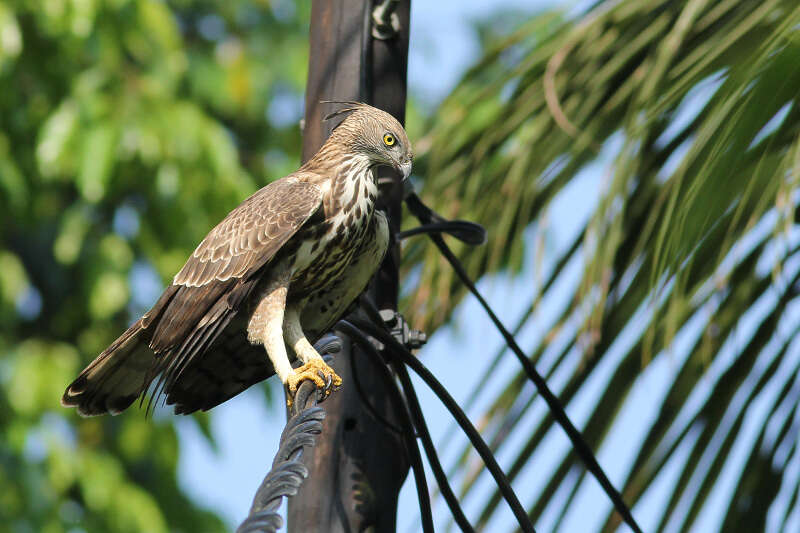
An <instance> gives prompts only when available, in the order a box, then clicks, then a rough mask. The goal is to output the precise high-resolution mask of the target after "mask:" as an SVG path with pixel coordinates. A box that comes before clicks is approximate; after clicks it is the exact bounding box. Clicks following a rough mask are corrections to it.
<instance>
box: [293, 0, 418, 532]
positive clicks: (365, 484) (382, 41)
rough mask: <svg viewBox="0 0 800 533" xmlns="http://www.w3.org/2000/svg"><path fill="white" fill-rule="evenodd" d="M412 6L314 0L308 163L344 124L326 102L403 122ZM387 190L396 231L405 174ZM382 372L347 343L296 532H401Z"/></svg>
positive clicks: (387, 179)
mask: <svg viewBox="0 0 800 533" xmlns="http://www.w3.org/2000/svg"><path fill="white" fill-rule="evenodd" d="M409 8H410V0H377V1H375V2H373V1H372V0H337V1H331V0H313V2H312V8H311V31H310V53H309V68H308V85H307V88H306V100H305V102H306V112H305V126H304V131H303V160H304V161H305V160H306V159H308V158H309V157H310V156H311V155H313V154H314V153H315V152H316V150H317V149H318V148H319V147H320V146H321V145H322V143H323V142H324V140H325V139H326V138H327V136H328V135H329V134H330V132H331V129H332V128H333V127H334V126H335V125H336V122H333V123H330V122H326V123H323V122H322V118H323V117H324V116H325V115H326V114H327V113H329V112H330V111H333V110H334V109H335V108H334V107H332V106H331V104H322V103H321V101H323V100H338V101H360V102H366V103H369V104H371V105H373V106H375V107H379V108H381V109H384V110H385V111H388V112H389V113H391V114H392V115H394V116H395V117H396V118H397V119H398V120H400V122H403V119H404V117H405V104H406V67H407V64H408V35H409V34H408V28H409ZM375 19H377V21H378V23H377V24H376V22H375ZM379 183H380V184H381V186H380V199H379V205H381V206H382V208H383V209H385V210H386V212H387V213H388V216H389V223H390V225H391V226H393V227H394V228H395V229H398V228H399V227H400V215H401V212H402V210H401V201H402V186H401V185H400V182H399V176H394V175H392V174H385V175H381V176H380V180H379ZM398 258H399V250H398V249H397V248H396V247H395V248H393V249H390V251H389V253H388V254H387V258H386V260H385V261H384V263H383V266H382V267H381V269H380V271H379V273H378V274H377V275H376V276H375V279H374V280H373V282H372V285H371V288H370V291H371V295H372V297H373V298H374V300H375V302H376V304H377V305H378V307H379V308H380V309H396V308H397V289H398V275H397V264H398ZM376 364H380V363H379V362H377V361H372V360H370V358H369V357H368V356H367V355H366V354H365V353H364V352H363V351H361V350H359V349H358V348H356V347H352V353H351V344H350V342H349V340H348V339H347V338H343V349H342V351H341V352H340V353H339V354H337V356H336V359H335V361H334V363H333V366H334V368H335V369H336V371H337V373H338V374H339V375H340V376H341V377H342V379H343V381H344V384H343V387H342V389H341V390H340V391H339V392H337V393H335V394H333V395H331V396H330V397H329V398H328V399H327V400H326V401H325V403H324V404H323V407H324V408H325V410H326V412H327V417H326V418H325V422H324V426H323V431H322V434H321V435H320V436H319V438H318V442H317V446H316V447H315V448H314V449H313V450H311V451H310V452H308V451H307V452H306V453H308V455H307V457H306V465H307V466H308V468H309V478H308V479H307V480H306V481H305V483H304V484H303V485H302V487H301V489H300V491H299V493H298V494H297V495H296V496H295V497H293V498H291V499H290V500H289V512H288V518H289V526H288V530H289V531H290V532H295V533H300V532H309V531H326V532H328V531H329V532H333V533H336V532H351V531H352V532H356V531H365V530H369V531H373V532H375V533H382V532H394V531H395V523H396V511H397V498H398V494H399V492H400V487H401V486H402V484H403V481H404V480H405V478H406V476H407V474H408V470H409V463H408V460H407V458H406V454H405V451H404V447H403V441H402V439H401V438H400V436H398V435H397V434H396V433H394V432H393V431H392V430H391V429H389V428H387V427H386V426H385V424H384V423H382V422H380V421H378V420H376V419H375V418H374V415H373V414H372V413H371V412H370V410H369V408H368V407H367V406H366V405H365V403H364V402H365V401H366V402H369V404H370V405H371V406H372V409H374V410H375V411H377V412H378V413H380V415H381V416H382V417H383V419H384V420H386V421H388V422H389V423H391V424H392V425H393V426H394V427H397V426H399V425H400V424H399V423H398V422H397V417H396V416H395V414H394V412H393V409H392V405H391V402H390V396H389V394H388V393H387V392H386V390H385V385H384V382H383V381H382V379H381V377H380V374H379V373H378V372H377V370H376V367H375V365H376ZM355 372H357V376H355V375H354V373H355ZM356 379H357V380H358V383H359V384H360V389H361V391H362V392H363V393H364V397H362V396H361V394H360V393H359V390H358V389H359V388H357V387H356V386H355V383H356V382H355V380H356Z"/></svg>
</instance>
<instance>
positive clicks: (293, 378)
mask: <svg viewBox="0 0 800 533" xmlns="http://www.w3.org/2000/svg"><path fill="white" fill-rule="evenodd" d="M304 379H308V380H311V381H313V382H314V384H315V385H316V386H317V389H319V390H321V391H324V394H325V396H328V395H329V394H330V393H331V390H336V389H337V388H339V386H340V385H341V384H342V378H340V377H339V376H338V375H337V374H336V372H335V371H334V370H333V369H332V368H331V367H330V366H328V365H327V364H326V363H325V361H323V360H322V359H321V358H316V357H315V358H313V359H311V360H309V362H308V363H306V364H304V365H303V366H301V367H299V368H296V369H295V371H294V373H292V374H291V375H290V376H289V379H287V380H286V385H287V386H288V387H289V395H288V396H289V399H288V400H287V403H288V405H289V406H290V407H291V405H292V400H293V399H294V395H295V393H296V392H297V387H298V385H300V382H301V381H303V380H304Z"/></svg>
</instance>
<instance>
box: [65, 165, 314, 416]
mask: <svg viewBox="0 0 800 533" xmlns="http://www.w3.org/2000/svg"><path fill="white" fill-rule="evenodd" d="M321 204H322V192H321V190H320V188H319V187H318V186H316V185H314V184H312V183H308V182H304V181H300V180H298V179H297V178H296V177H293V176H289V177H286V178H283V179H281V180H278V181H275V182H272V183H270V184H269V185H267V186H266V187H264V188H263V189H261V190H259V191H258V192H256V193H255V194H254V195H252V196H251V197H250V198H248V199H247V200H245V201H244V202H242V204H240V205H239V206H238V207H237V208H236V209H234V210H233V211H231V212H230V214H229V215H228V216H227V217H225V219H224V220H223V221H222V222H220V223H219V224H218V225H217V226H216V227H215V228H214V229H213V230H211V232H210V233H209V234H208V236H206V238H205V239H203V242H201V243H200V245H199V246H198V247H197V249H196V250H195V251H194V253H193V254H192V255H191V257H190V258H189V260H188V261H187V262H186V264H185V265H184V267H183V268H182V269H181V271H180V272H178V274H177V275H176V276H175V279H174V280H173V283H172V285H171V286H170V287H168V288H167V290H166V291H165V296H166V295H167V293H169V297H168V298H166V299H165V298H164V297H162V299H160V300H159V304H161V307H160V308H159V309H158V313H157V316H148V315H146V317H148V318H149V320H145V317H143V319H142V320H140V321H138V322H137V323H136V324H134V326H132V327H131V329H129V330H128V332H126V333H125V334H123V336H122V337H120V339H118V340H117V341H116V342H115V343H114V344H112V345H111V346H110V347H109V348H108V349H107V350H106V351H105V352H103V354H101V355H100V356H99V357H98V358H97V359H95V361H93V362H92V363H91V364H90V365H89V366H88V367H87V368H86V369H85V370H84V371H83V372H82V373H81V375H80V376H79V377H78V379H77V380H75V382H73V384H71V385H70V386H69V387H68V388H67V391H66V392H65V393H64V397H63V399H62V403H64V405H75V406H78V411H79V412H80V413H81V414H85V415H92V414H101V413H103V412H119V411H121V410H122V409H124V408H126V407H128V406H129V405H130V404H131V403H132V402H133V401H134V400H135V399H136V397H137V396H139V395H140V394H141V393H143V392H144V391H146V390H147V389H148V387H149V385H150V383H151V381H152V380H153V379H154V378H155V377H156V376H157V375H159V374H161V377H160V378H159V381H158V383H157V385H156V389H160V390H161V391H162V392H164V393H166V394H169V393H170V391H171V390H173V388H174V387H175V383H176V382H177V380H178V379H179V378H181V379H183V377H182V372H183V371H184V370H185V369H187V368H188V367H189V365H190V363H191V362H192V360H194V359H195V358H197V357H198V355H201V354H203V353H204V352H205V351H206V350H207V349H208V348H209V347H210V346H212V345H213V343H214V341H215V340H216V338H217V337H218V336H219V335H220V333H221V332H222V331H223V330H224V329H225V328H226V326H227V325H228V324H230V322H231V320H232V319H233V317H234V316H236V314H237V312H238V311H239V308H240V306H241V304H242V303H243V302H244V301H246V299H247V296H248V295H249V294H250V292H251V291H252V290H253V288H254V287H255V285H256V283H257V282H258V280H259V279H260V277H261V274H263V269H264V268H268V263H269V261H270V260H271V259H272V258H273V257H274V256H275V254H276V253H277V252H278V250H280V249H281V247H282V246H283V245H284V244H286V242H287V241H288V240H289V239H290V238H291V237H292V236H293V235H294V234H295V233H296V232H297V230H298V229H299V228H300V227H301V226H302V225H303V224H304V223H305V222H306V221H308V219H309V218H311V216H312V215H313V214H314V213H315V212H317V210H318V209H319V207H320V206H321ZM154 309H155V308H154ZM149 315H154V313H153V312H152V311H151V312H150V313H149ZM132 330H134V331H132ZM126 335H127V336H128V338H129V339H135V341H136V342H135V344H134V343H133V341H132V340H128V341H127V343H126V342H123V338H124V337H125V336H126ZM145 343H146V344H145ZM117 345H119V346H117ZM142 345H144V346H145V347H146V348H147V350H143V346H142ZM121 347H122V348H125V349H124V350H121V349H119V348H121ZM143 352H146V356H145V355H144V354H143ZM134 355H135V361H136V367H137V368H140V367H142V365H143V364H144V363H145V362H146V361H147V359H149V361H150V365H149V370H148V371H147V372H146V373H144V374H142V373H141V372H138V371H137V373H136V374H135V375H133V376H127V377H124V378H123V377H120V376H122V375H123V374H126V373H127V374H130V372H129V371H128V370H127V368H126V367H127V366H128V365H129V364H133V359H134ZM187 379H188V378H187ZM120 382H124V383H126V386H125V387H122V389H124V392H125V395H124V398H120V396H121V395H120V394H119V393H117V390H120ZM133 389H136V394H135V395H133V394H132V392H131V391H132V390H133ZM182 400H185V402H184V403H185V405H184V410H186V409H191V399H190V398H182ZM123 404H124V405H123Z"/></svg>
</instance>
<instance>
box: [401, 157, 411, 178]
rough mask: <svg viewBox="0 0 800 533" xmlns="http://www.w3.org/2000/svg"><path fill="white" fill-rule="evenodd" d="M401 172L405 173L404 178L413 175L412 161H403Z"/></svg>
mask: <svg viewBox="0 0 800 533" xmlns="http://www.w3.org/2000/svg"><path fill="white" fill-rule="evenodd" d="M400 172H401V173H402V174H403V180H407V179H408V177H409V176H410V175H411V161H408V162H406V163H402V164H401V165H400Z"/></svg>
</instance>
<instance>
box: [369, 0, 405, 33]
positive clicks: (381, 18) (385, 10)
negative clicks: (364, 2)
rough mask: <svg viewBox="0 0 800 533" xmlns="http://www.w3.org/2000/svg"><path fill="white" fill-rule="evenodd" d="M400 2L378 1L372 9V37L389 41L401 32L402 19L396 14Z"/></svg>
mask: <svg viewBox="0 0 800 533" xmlns="http://www.w3.org/2000/svg"><path fill="white" fill-rule="evenodd" d="M398 1H399V0H383V1H380V0H379V1H378V2H376V4H375V7H374V8H373V9H372V37H374V38H375V39H378V40H379V41H388V40H389V39H393V38H394V37H395V36H397V34H398V32H399V31H400V17H398V16H397V13H395V9H397V4H398Z"/></svg>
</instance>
